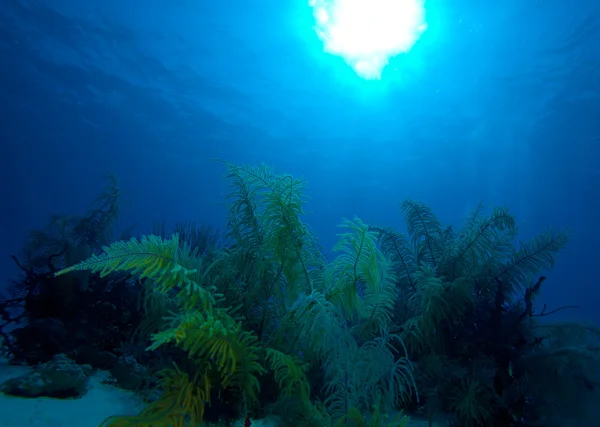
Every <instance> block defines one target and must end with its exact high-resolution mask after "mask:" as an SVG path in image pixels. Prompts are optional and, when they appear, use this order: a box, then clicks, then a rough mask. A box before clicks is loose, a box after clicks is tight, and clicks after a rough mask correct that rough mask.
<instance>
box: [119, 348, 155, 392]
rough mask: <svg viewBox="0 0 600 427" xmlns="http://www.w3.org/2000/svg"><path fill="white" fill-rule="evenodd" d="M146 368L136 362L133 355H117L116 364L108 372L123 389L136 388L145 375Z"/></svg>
mask: <svg viewBox="0 0 600 427" xmlns="http://www.w3.org/2000/svg"><path fill="white" fill-rule="evenodd" d="M146 371H147V370H146V368H145V367H144V366H142V365H140V364H139V363H138V361H137V360H135V357H133V356H122V357H119V359H118V361H117V364H116V365H115V366H114V367H113V368H112V369H110V373H111V375H112V376H113V378H114V379H115V380H117V384H118V385H119V387H121V388H123V389H125V390H134V391H135V390H138V389H139V388H140V387H141V386H142V383H143V381H144V378H145V377H146Z"/></svg>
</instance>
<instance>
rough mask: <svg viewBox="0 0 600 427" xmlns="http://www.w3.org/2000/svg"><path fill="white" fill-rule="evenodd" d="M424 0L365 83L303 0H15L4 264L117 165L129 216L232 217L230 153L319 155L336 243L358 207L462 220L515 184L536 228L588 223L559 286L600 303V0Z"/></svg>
mask: <svg viewBox="0 0 600 427" xmlns="http://www.w3.org/2000/svg"><path fill="white" fill-rule="evenodd" d="M426 7H427V20H428V23H429V29H428V31H427V32H426V33H425V35H424V36H423V38H422V39H421V40H420V41H419V42H418V43H417V45H416V46H415V48H414V49H413V51H411V52H410V53H409V54H408V55H404V56H402V57H399V58H397V59H395V60H393V61H392V63H391V64H390V66H389V67H388V68H387V69H386V71H385V72H384V75H383V80H382V81H381V82H365V81H362V80H360V79H358V78H357V77H356V76H354V74H353V72H352V70H350V69H349V68H348V67H347V66H345V64H344V63H343V61H342V60H341V59H338V58H335V57H332V56H329V55H326V54H324V53H322V51H321V45H320V42H319V40H318V39H317V37H316V36H315V35H314V33H313V32H312V29H311V13H310V10H309V8H308V6H307V2H305V1H304V0H287V1H281V0H278V1H273V0H266V1H261V2H250V1H247V0H223V1H221V2H216V1H200V0H195V1H186V0H180V1H173V0H171V1H167V0H161V1H159V0H151V1H144V2H142V1H139V0H131V1H128V2H125V1H115V0H110V1H106V0H103V1H98V0H88V1H85V2H83V1H81V0H79V1H74V0H62V1H58V0H49V1H44V2H38V1H18V0H3V1H2V3H1V5H0V142H1V148H0V150H1V151H0V192H1V198H0V202H1V203H2V208H1V209H0V215H2V217H1V222H0V281H1V282H2V283H4V282H6V280H8V278H10V277H13V276H14V275H15V274H16V273H17V272H16V270H15V268H14V266H13V265H12V264H11V261H10V260H9V258H8V255H9V254H10V253H15V252H18V250H19V248H20V247H21V245H22V244H23V242H24V240H25V239H26V236H27V232H28V231H29V230H30V229H32V228H35V227H41V226H43V225H44V223H45V222H46V220H47V219H48V216H49V215H50V214H51V213H81V212H83V211H84V210H85V208H86V207H87V205H88V203H89V202H90V201H91V200H92V198H93V197H94V195H95V194H96V192H97V191H99V190H100V189H101V188H102V185H103V184H104V181H103V180H102V176H103V175H104V174H106V173H108V172H114V173H116V174H117V175H118V177H119V179H120V181H121V185H122V188H123V191H124V192H125V194H126V196H127V198H126V203H125V204H124V207H123V214H122V218H121V224H122V225H123V226H127V225H129V224H131V223H133V222H138V223H139V227H138V231H139V232H145V231H148V229H149V227H150V225H151V224H152V222H153V221H155V220H163V219H164V220H166V221H168V222H171V223H172V222H174V221H176V220H195V221H198V222H205V223H208V224H212V225H214V226H219V227H221V226H222V225H223V224H224V220H225V212H226V208H225V205H224V204H223V202H224V201H225V200H224V198H223V196H224V193H225V192H226V191H227V190H226V188H225V185H224V184H223V182H222V180H221V176H222V173H223V168H222V166H221V165H220V164H218V163H216V162H212V161H210V159H212V158H215V157H220V158H223V159H225V160H228V161H231V162H239V163H257V162H265V163H268V164H271V165H273V166H275V167H276V169H277V170H278V171H280V172H289V173H293V174H297V175H304V176H305V177H306V179H307V180H308V183H309V186H310V188H309V194H310V196H311V204H310V206H309V207H308V209H309V210H310V211H311V215H310V216H309V217H308V218H307V220H308V222H309V223H310V224H311V226H312V227H313V228H314V230H315V231H316V232H317V233H318V235H319V236H320V237H321V239H322V242H323V244H324V246H325V247H326V248H328V249H329V248H331V247H332V246H333V245H334V243H335V241H336V236H335V233H336V232H337V230H336V228H335V226H336V225H337V224H338V223H339V222H340V221H341V218H342V217H352V216H353V215H358V216H360V217H361V218H362V219H363V220H365V221H367V222H375V223H378V224H384V225H397V226H401V225H402V223H401V217H400V215H399V213H398V206H399V202H400V201H401V200H402V199H403V198H405V197H413V198H416V199H420V200H422V201H425V202H427V203H429V204H430V205H431V206H432V207H433V208H434V209H435V210H436V211H437V212H438V213H439V215H440V216H441V218H442V219H443V220H444V221H448V222H453V223H459V222H460V221H461V219H462V218H464V216H465V215H466V214H467V213H468V212H469V210H470V209H472V208H473V207H474V206H475V205H476V204H477V203H478V202H479V201H483V202H484V203H486V204H506V205H508V206H509V207H510V208H511V209H512V210H513V212H514V213H515V214H517V216H518V219H519V221H520V222H522V223H523V238H529V237H531V236H532V235H534V234H535V233H537V232H539V231H542V230H543V229H544V228H545V227H547V226H549V225H554V226H559V227H560V226H564V225H570V226H572V227H573V229H574V237H573V240H572V242H571V244H570V246H569V247H568V249H567V250H565V251H564V252H563V254H562V255H561V257H560V258H559V262H558V265H557V267H556V269H555V271H554V272H553V273H552V274H551V275H550V279H549V280H548V281H547V282H546V283H545V286H546V287H545V289H544V294H543V298H542V299H543V301H542V300H540V303H541V302H547V303H548V305H549V308H553V307H556V306H558V305H564V304H579V305H582V306H583V308H582V309H580V310H578V311H576V312H569V313H566V312H561V313H560V315H562V316H571V317H574V318H576V319H582V320H591V321H595V322H598V323H600V314H597V313H596V307H597V306H598V305H599V303H600V291H599V290H598V285H599V279H598V259H599V258H600V250H599V241H600V168H599V166H598V165H599V161H600V147H599V144H600V2H597V1H593V0H574V1H561V0H548V1H541V0H534V1H523V0H505V1H493V2H492V1H480V0H478V1H475V0H459V1H450V0H429V1H427V3H426Z"/></svg>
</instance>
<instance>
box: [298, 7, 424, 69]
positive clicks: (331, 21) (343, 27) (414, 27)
mask: <svg viewBox="0 0 600 427" xmlns="http://www.w3.org/2000/svg"><path fill="white" fill-rule="evenodd" d="M424 2H425V0H309V5H310V6H311V7H312V8H313V14H314V18H315V31H316V33H317V35H318V36H319V38H320V39H321V40H322V41H323V44H324V47H325V51H326V52H329V53H333V54H335V55H339V56H341V57H342V58H344V59H345V60H346V62H347V63H348V64H349V65H350V66H351V67H352V68H354V70H355V71H356V73H357V74H358V75H359V76H361V77H363V78H365V79H371V80H372V79H380V78H381V72H382V70H383V68H384V67H385V66H386V65H387V64H388V61H389V59H390V58H391V57H392V56H395V55H398V54H400V53H404V52H408V51H409V50H410V49H411V48H412V47H413V45H414V44H415V42H416V41H417V40H418V39H419V37H420V36H421V34H422V33H423V32H424V31H425V30H426V29H427V23H426V22H425V7H424Z"/></svg>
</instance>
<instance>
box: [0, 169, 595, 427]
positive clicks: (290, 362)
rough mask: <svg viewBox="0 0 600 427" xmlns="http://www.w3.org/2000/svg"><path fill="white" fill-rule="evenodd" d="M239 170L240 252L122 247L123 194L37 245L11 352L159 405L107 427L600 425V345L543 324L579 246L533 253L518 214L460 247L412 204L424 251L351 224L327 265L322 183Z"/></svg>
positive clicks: (409, 227)
mask: <svg viewBox="0 0 600 427" xmlns="http://www.w3.org/2000/svg"><path fill="white" fill-rule="evenodd" d="M224 165H225V167H226V171H227V172H226V175H225V179H226V180H227V182H228V184H229V187H230V194H229V196H228V197H229V212H228V222H227V228H226V230H224V231H223V232H217V231H215V230H212V229H210V228H208V227H197V226H195V225H194V224H177V225H176V226H175V229H174V230H173V231H172V232H171V231H170V230H168V227H167V226H166V225H165V224H157V225H156V226H155V227H154V230H152V232H151V233H148V234H145V235H141V236H134V235H133V229H129V230H125V231H124V232H123V233H121V235H119V236H116V234H117V233H116V232H115V229H114V224H115V221H116V218H117V217H118V203H119V198H120V191H119V188H118V185H117V183H116V181H114V180H113V181H111V183H110V184H109V185H108V186H107V188H106V189H105V191H104V192H103V193H102V194H101V195H100V196H99V197H98V198H97V199H96V202H95V204H94V205H93V208H92V209H91V211H90V212H89V213H88V214H86V215H85V216H84V217H53V218H52V219H51V221H50V224H49V225H48V227H47V228H46V229H45V230H41V231H37V232H34V233H32V237H31V239H30V241H29V242H28V243H27V245H25V249H24V251H23V252H24V255H23V257H24V258H19V257H17V256H13V259H14V261H15V262H16V263H17V264H18V265H19V267H20V268H21V269H22V271H23V277H22V278H21V279H19V280H16V281H15V282H14V283H13V285H12V287H11V292H10V294H9V295H7V296H5V298H4V299H3V300H2V302H0V315H1V318H2V320H3V322H2V324H0V326H2V337H3V351H4V352H5V353H6V354H7V355H8V356H9V357H10V359H11V360H12V361H13V362H14V363H28V364H32V365H35V364H39V363H47V362H48V361H49V360H52V359H53V358H56V357H57V355H58V354H61V355H62V356H60V357H61V360H63V359H62V358H64V357H68V358H70V359H71V360H73V361H74V362H76V363H77V364H88V365H90V366H91V367H93V368H95V369H107V370H109V371H110V372H111V374H112V376H113V381H114V382H115V384H116V385H118V386H120V387H123V388H128V389H131V390H135V391H137V392H138V393H140V394H142V395H143V396H144V397H145V399H146V400H147V406H146V407H145V408H144V409H143V410H142V411H141V412H140V413H139V414H137V415H121V414H115V416H114V417H110V418H108V419H107V420H106V421H105V422H104V423H103V426H102V427H129V426H131V427H133V426H136V427H151V426H152V427H154V426H174V427H180V426H184V425H200V424H204V423H213V424H217V423H218V424H224V425H227V424H229V423H231V422H232V421H233V420H236V419H240V418H241V419H245V420H246V425H248V424H250V423H251V421H250V420H252V419H256V418H261V417H265V416H266V415H275V416H277V417H278V418H279V419H280V420H281V422H282V423H288V424H293V425H296V426H328V425H329V426H334V425H344V426H348V425H350V426H363V425H370V426H384V425H394V426H402V425H407V424H408V422H409V418H410V417H411V416H414V417H421V418H425V419H427V420H429V423H430V425H433V423H434V422H444V423H447V424H449V425H452V426H460V427H483V426H486V427H495V426H498V427H500V426H507V427H508V426H567V425H577V426H587V425H590V426H592V425H597V419H596V418H594V416H595V415H597V414H594V413H593V412H592V411H593V410H594V409H595V408H594V405H593V402H594V401H595V400H596V401H597V399H598V397H599V396H598V387H599V386H600V384H599V383H598V375H599V373H600V370H599V369H598V368H599V367H600V357H599V356H598V354H599V353H598V348H599V347H598V343H599V338H600V333H599V330H598V329H597V328H596V327H594V326H590V325H582V324H576V323H551V322H549V321H547V319H548V316H549V315H551V314H553V313H554V312H556V311H558V310H561V309H563V308H566V307H556V308H554V309H546V307H545V306H543V308H542V309H541V310H536V306H535V304H534V303H535V299H536V297H537V296H538V295H539V293H540V289H541V287H542V285H543V284H544V280H546V279H545V277H544V276H543V275H542V274H546V273H547V272H548V271H549V270H550V269H551V268H552V266H553V264H554V261H555V256H556V254H557V253H558V252H559V251H560V250H561V249H562V248H563V247H564V246H565V245H566V244H567V242H568V239H569V231H568V230H554V229H550V230H547V231H545V232H543V233H542V234H540V235H538V236H537V237H535V238H533V239H532V240H530V241H527V242H523V243H519V244H518V245H517V244H516V243H515V242H516V239H517V234H518V227H517V224H516V221H515V218H514V217H513V216H512V215H511V213H510V212H509V211H508V209H506V208H503V207H493V208H490V209H488V210H485V209H483V208H482V207H478V208H477V209H476V210H475V211H474V212H473V213H472V214H471V215H470V216H469V217H468V218H467V219H466V221H465V223H464V224H463V225H462V226H461V227H460V228H455V227H452V226H446V225H443V224H442V223H441V222H440V220H439V219H438V217H437V216H436V215H435V214H434V213H433V212H432V211H431V209H430V208H429V207H428V206H427V205H425V204H423V203H421V202H418V201H414V200H405V201H404V202H402V203H401V207H400V214H401V215H403V217H404V219H405V223H406V233H404V234H403V233H401V232H399V231H397V230H395V229H392V228H389V227H383V226H379V225H375V224H367V223H365V222H363V221H362V220H361V219H359V218H353V219H345V220H343V221H342V223H341V225H340V229H341V233H340V235H339V241H338V243H337V245H336V246H335V248H334V249H335V254H336V256H335V257H334V258H333V259H327V258H326V257H325V256H324V254H323V250H322V248H321V247H320V244H319V240H318V238H317V236H315V235H314V234H313V232H311V230H310V228H309V227H308V225H307V224H306V223H305V222H304V220H303V216H304V211H303V209H304V205H305V202H306V194H305V186H306V183H305V182H304V180H302V179H299V178H296V177H293V176H290V175H286V174H277V173H275V172H274V170H273V169H272V168H270V167H268V166H265V165H259V166H237V165H233V164H229V163H224ZM5 390H6V388H5Z"/></svg>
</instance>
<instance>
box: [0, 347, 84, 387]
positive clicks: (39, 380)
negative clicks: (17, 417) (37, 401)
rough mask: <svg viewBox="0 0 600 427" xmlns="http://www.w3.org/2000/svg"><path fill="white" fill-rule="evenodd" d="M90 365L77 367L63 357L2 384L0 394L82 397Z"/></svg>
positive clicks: (58, 356)
mask: <svg viewBox="0 0 600 427" xmlns="http://www.w3.org/2000/svg"><path fill="white" fill-rule="evenodd" d="M91 372H92V368H91V367H90V366H89V365H82V366H80V365H77V364H76V363H75V362H73V361H72V360H71V359H69V358H68V357H66V356H65V355H63V354H59V355H56V356H54V358H53V359H52V360H51V361H49V362H46V363H44V364H42V365H39V366H36V367H34V368H33V370H32V371H31V372H29V373H27V374H25V375H22V376H20V377H16V378H12V379H9V380H7V381H5V382H4V383H2V384H1V385H0V391H1V392H3V393H5V394H9V395H12V396H20V397H40V396H45V397H56V398H79V397H81V396H83V395H84V394H85V393H86V392H87V376H88V375H89V374H91Z"/></svg>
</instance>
